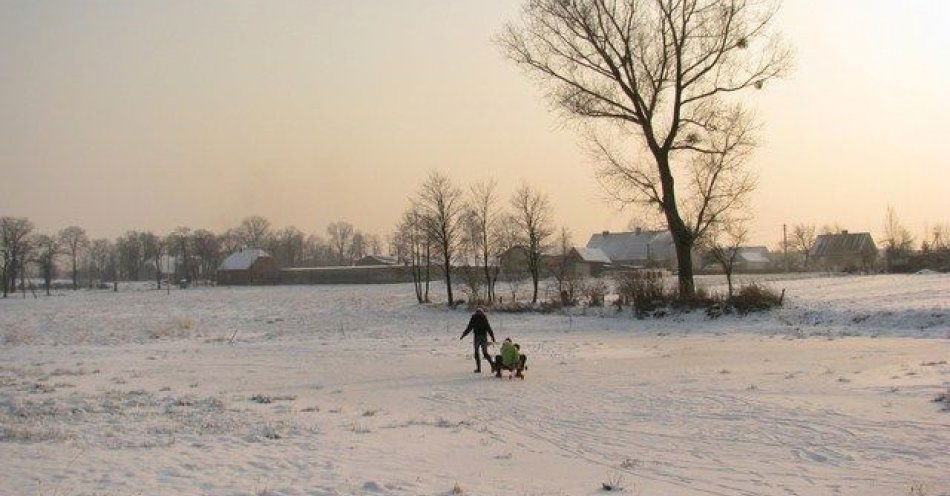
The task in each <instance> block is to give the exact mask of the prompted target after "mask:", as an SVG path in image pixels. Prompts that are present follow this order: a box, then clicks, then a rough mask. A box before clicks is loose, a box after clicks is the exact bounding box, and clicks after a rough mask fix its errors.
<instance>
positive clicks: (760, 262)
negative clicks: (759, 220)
mask: <svg viewBox="0 0 950 496" xmlns="http://www.w3.org/2000/svg"><path fill="white" fill-rule="evenodd" d="M727 253H730V254H731V253H732V250H729V251H728V252H727ZM703 262H704V265H705V267H704V270H708V271H712V272H721V271H722V265H720V264H719V262H717V261H716V260H715V259H714V258H712V256H710V255H707V256H706V257H705V259H704V261H703ZM771 266H772V255H771V253H769V249H768V248H766V247H764V246H740V247H739V248H738V249H737V252H736V258H735V260H734V262H733V265H732V268H733V270H734V271H736V272H763V271H766V270H768V269H769V268H770V267H771Z"/></svg>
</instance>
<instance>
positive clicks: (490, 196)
mask: <svg viewBox="0 0 950 496" xmlns="http://www.w3.org/2000/svg"><path fill="white" fill-rule="evenodd" d="M495 188H496V183H495V181H494V180H491V181H485V182H481V183H477V184H475V185H473V186H472V187H471V189H470V190H469V194H468V208H467V210H468V214H467V217H468V220H469V228H468V229H467V232H468V237H469V239H470V243H471V245H472V248H473V250H474V253H475V255H476V257H477V258H478V261H479V262H480V263H481V266H482V272H483V274H484V276H485V288H486V292H487V294H486V298H487V300H488V301H489V302H494V301H495V281H496V280H497V279H498V271H499V270H500V268H499V264H498V263H497V262H498V260H497V256H498V254H499V250H498V245H499V240H498V236H497V233H498V222H499V220H500V219H501V211H500V209H499V208H498V206H497V205H498V195H497V193H496V192H495Z"/></svg>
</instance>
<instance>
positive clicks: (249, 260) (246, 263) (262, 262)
mask: <svg viewBox="0 0 950 496" xmlns="http://www.w3.org/2000/svg"><path fill="white" fill-rule="evenodd" d="M275 282H277V262H275V261H274V258H273V257H271V256H270V254H269V253H267V252H266V251H264V250H261V249H258V248H244V249H242V250H239V251H236V252H234V253H232V254H231V255H230V256H228V258H225V259H224V261H223V262H221V265H220V266H218V284H221V285H236V284H274V283H275Z"/></svg>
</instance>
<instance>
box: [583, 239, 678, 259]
mask: <svg viewBox="0 0 950 496" xmlns="http://www.w3.org/2000/svg"><path fill="white" fill-rule="evenodd" d="M587 248H598V249H600V250H602V251H603V252H604V253H605V254H606V255H607V257H608V258H609V259H610V261H611V262H614V263H616V262H641V261H647V260H664V259H669V258H672V257H673V253H674V251H673V237H672V236H671V235H670V232H669V231H637V232H618V233H612V232H603V233H600V234H594V235H593V236H591V237H590V241H588V242H587Z"/></svg>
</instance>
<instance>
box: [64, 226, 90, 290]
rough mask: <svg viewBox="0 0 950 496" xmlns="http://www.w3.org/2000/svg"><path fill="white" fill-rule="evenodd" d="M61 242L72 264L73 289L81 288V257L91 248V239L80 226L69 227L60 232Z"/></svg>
mask: <svg viewBox="0 0 950 496" xmlns="http://www.w3.org/2000/svg"><path fill="white" fill-rule="evenodd" d="M59 240H60V243H62V245H63V250H64V251H65V252H66V255H67V256H68V257H69V261H70V262H71V263H72V265H71V268H72V276H73V289H76V288H78V287H79V257H80V255H82V251H83V250H85V249H86V248H87V247H88V246H89V237H88V236H87V235H86V230H85V229H83V228H81V227H79V226H69V227H65V228H63V229H62V230H61V231H59Z"/></svg>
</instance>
